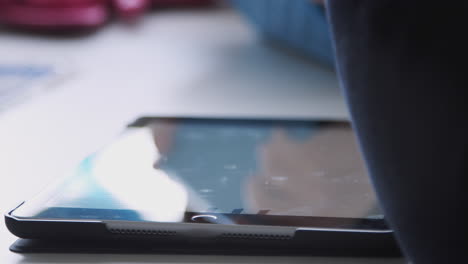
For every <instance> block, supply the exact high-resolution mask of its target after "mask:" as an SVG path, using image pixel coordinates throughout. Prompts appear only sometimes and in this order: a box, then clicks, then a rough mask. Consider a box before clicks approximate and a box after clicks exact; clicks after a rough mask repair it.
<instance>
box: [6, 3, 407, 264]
mask: <svg viewBox="0 0 468 264" xmlns="http://www.w3.org/2000/svg"><path fill="white" fill-rule="evenodd" d="M141 22H142V23H141V24H138V25H134V26H126V25H122V24H119V23H115V24H111V25H109V26H107V27H105V28H103V29H101V30H100V31H98V32H97V33H96V34H92V35H89V36H85V37H73V38H64V37H42V36H34V35H33V36H31V35H27V34H18V33H13V32H9V31H0V62H1V61H2V58H9V59H11V58H13V59H18V60H22V61H24V60H26V61H27V60H30V59H33V58H47V59H50V58H53V59H55V58H59V59H63V60H65V61H67V63H69V68H70V70H71V71H72V75H71V77H70V78H68V80H67V81H65V82H64V83H63V84H61V85H60V87H57V89H56V90H55V91H53V92H50V93H47V94H44V95H42V96H40V97H36V98H33V99H32V100H30V101H28V102H27V103H24V104H22V105H19V106H17V107H14V108H12V109H11V110H9V111H7V112H4V113H0V211H1V212H2V213H5V212H7V211H8V210H9V209H11V208H12V207H14V206H15V205H17V204H18V203H19V202H21V201H23V200H24V199H26V198H27V197H30V196H31V194H34V193H35V192H37V191H38V190H40V188H42V187H43V186H45V185H46V184H47V183H48V182H50V181H51V180H53V179H55V178H57V177H59V176H61V175H63V174H64V173H66V172H68V171H71V169H72V168H73V166H75V165H76V164H77V163H78V162H79V161H80V159H81V158H82V157H84V156H85V155H86V154H87V153H89V152H91V151H93V150H95V149H96V148H97V147H98V146H100V145H102V144H104V143H105V142H106V141H107V140H109V138H110V137H112V136H114V135H116V134H117V133H119V131H120V130H121V129H122V128H123V127H124V125H125V124H126V123H127V122H129V121H131V120H132V119H134V118H136V117H138V116H141V115H145V114H153V115H157V114H162V115H178V114H185V115H195V116H196V115H210V116H213V115H217V116H257V117H258V116H270V117H296V118H297V117H316V116H318V117H324V116H326V117H330V118H336V119H344V118H346V116H347V114H346V110H345V106H344V103H343V101H342V98H341V97H340V95H339V90H338V84H337V81H336V79H335V77H334V74H333V73H332V72H330V71H327V70H325V69H322V68H320V67H319V66H316V65H313V64H310V63H308V62H305V61H303V60H301V59H298V58H295V57H292V56H291V55H287V54H285V53H284V52H281V51H278V50H276V49H274V48H270V47H267V46H266V45H265V44H264V43H262V42H261V41H259V39H258V38H257V37H256V34H255V33H254V32H253V31H252V30H251V29H250V27H249V26H248V25H247V24H246V23H244V22H243V20H242V19H241V18H240V17H239V16H238V15H237V14H236V13H234V12H232V11H229V10H196V11H188V10H186V11H184V10H182V11H164V12H155V13H153V14H151V15H149V16H147V17H145V19H143V21H141ZM14 241H15V237H13V236H12V235H11V234H10V233H9V232H8V231H7V229H6V228H5V226H4V223H3V218H2V219H1V220H0V263H153V262H154V263H321V264H326V263H329V264H333V263H402V262H403V261H402V260H401V259H352V258H349V259H348V258H318V257H241V256H176V255H85V254H81V255H80V254H68V255H66V254H41V255H34V254H33V255H27V256H21V255H19V254H14V253H11V252H9V250H8V247H9V245H10V244H11V243H12V242H14Z"/></svg>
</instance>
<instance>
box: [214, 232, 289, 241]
mask: <svg viewBox="0 0 468 264" xmlns="http://www.w3.org/2000/svg"><path fill="white" fill-rule="evenodd" d="M218 238H219V239H239V240H290V239H292V236H290V235H277V234H249V233H223V234H221V236H219V237H218Z"/></svg>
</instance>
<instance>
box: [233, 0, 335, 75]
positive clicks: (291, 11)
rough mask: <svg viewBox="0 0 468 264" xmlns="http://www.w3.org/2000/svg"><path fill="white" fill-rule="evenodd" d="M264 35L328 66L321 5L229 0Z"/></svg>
mask: <svg viewBox="0 0 468 264" xmlns="http://www.w3.org/2000/svg"><path fill="white" fill-rule="evenodd" d="M231 2H232V4H233V5H234V6H235V7H236V8H237V9H239V10H240V11H241V13H243V14H244V15H245V16H246V17H247V19H249V21H251V23H252V24H254V26H255V27H256V28H257V30H258V31H259V32H260V33H261V34H263V35H264V36H265V37H266V38H269V39H272V40H275V41H278V42H279V43H281V44H284V45H286V46H289V47H291V48H293V49H296V50H298V51H299V52H302V53H304V54H306V55H307V56H308V57H309V58H312V59H315V60H317V61H319V62H321V63H322V64H325V65H328V66H330V67H333V66H334V54H333V48H332V42H331V37H330V32H329V28H328V22H327V19H326V15H325V10H324V8H323V6H321V5H318V4H314V3H313V2H312V1H310V0H231Z"/></svg>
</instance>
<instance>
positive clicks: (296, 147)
mask: <svg viewBox="0 0 468 264" xmlns="http://www.w3.org/2000/svg"><path fill="white" fill-rule="evenodd" d="M188 213H197V214H202V213H204V214H216V215H230V216H233V215H236V216H242V215H248V216H263V217H268V216H271V217H274V216H283V217H285V216H292V217H306V218H307V217H325V218H354V219H380V218H383V216H382V213H381V211H380V209H379V208H378V206H377V202H376V197H375V194H374V192H373V189H372V186H371V183H370V181H369V178H368V176H367V174H366V170H365V167H364V163H363V161H362V160H361V157H360V154H359V152H358V149H357V146H356V142H355V138H354V135H353V131H352V129H351V127H350V125H349V124H348V123H346V122H322V121H274V120H262V121H259V120H222V119H172V118H146V119H141V120H140V121H139V122H136V123H135V124H134V125H132V126H130V127H128V129H127V130H126V131H125V132H124V133H123V134H122V135H121V136H120V137H118V138H117V139H115V140H113V141H112V142H110V144H108V145H107V146H106V147H104V148H102V149H101V150H99V151H97V152H96V153H94V154H92V155H90V156H88V157H87V158H86V159H84V160H83V162H81V163H80V164H79V166H78V167H77V169H76V171H74V172H73V175H72V176H71V177H69V178H67V179H66V180H65V181H64V182H62V183H60V184H59V185H57V186H56V187H55V188H53V191H49V192H48V194H47V195H43V197H42V198H41V199H39V198H37V199H35V201H34V200H32V201H28V202H27V203H26V204H25V205H24V206H23V207H20V208H19V209H17V210H16V211H14V216H17V217H37V218H59V219H64V218H66V219H76V218H79V219H108V220H130V221H157V222H184V219H185V218H186V216H187V214H188Z"/></svg>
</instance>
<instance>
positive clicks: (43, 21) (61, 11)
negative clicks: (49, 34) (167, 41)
mask: <svg viewBox="0 0 468 264" xmlns="http://www.w3.org/2000/svg"><path fill="white" fill-rule="evenodd" d="M209 3H212V1H211V0H22V1H16V0H0V23H2V24H6V25H11V26H19V27H25V28H32V29H49V30H61V29H70V28H96V27H99V26H101V25H104V24H105V23H106V22H107V21H108V20H109V19H110V17H111V15H112V13H114V12H115V13H116V14H117V15H118V17H119V18H121V19H124V20H126V21H134V20H135V19H137V18H138V17H140V16H141V15H143V14H144V13H145V11H146V10H148V9H149V8H150V7H152V6H165V7H170V6H185V5H188V6H199V5H207V4H209Z"/></svg>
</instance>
